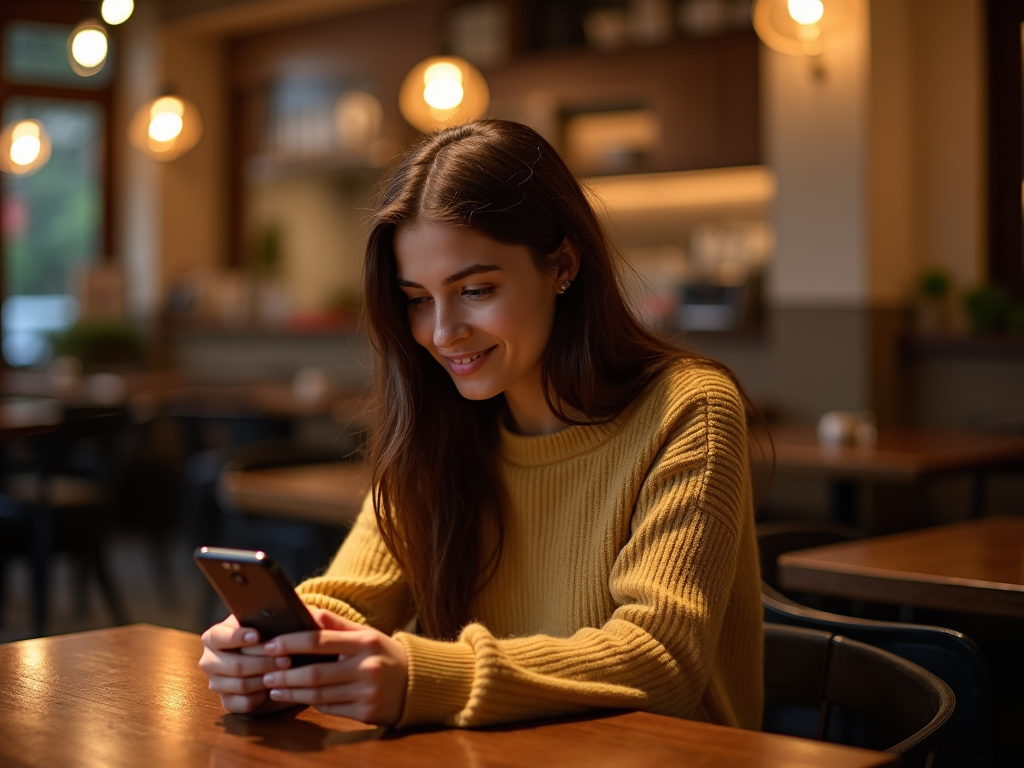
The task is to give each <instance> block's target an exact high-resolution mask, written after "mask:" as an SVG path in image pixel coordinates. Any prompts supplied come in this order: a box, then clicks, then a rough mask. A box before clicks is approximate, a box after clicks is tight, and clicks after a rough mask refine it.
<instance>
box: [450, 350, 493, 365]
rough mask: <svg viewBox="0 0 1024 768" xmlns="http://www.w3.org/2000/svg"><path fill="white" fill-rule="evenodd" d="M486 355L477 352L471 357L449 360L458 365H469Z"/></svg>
mask: <svg viewBox="0 0 1024 768" xmlns="http://www.w3.org/2000/svg"><path fill="white" fill-rule="evenodd" d="M484 354H485V352H475V353H473V354H472V355H470V356H469V357H449V358H448V359H449V360H451V361H452V362H453V363H455V364H456V365H469V364H470V363H472V362H473V361H474V360H479V359H480V358H481V357H483V356H484Z"/></svg>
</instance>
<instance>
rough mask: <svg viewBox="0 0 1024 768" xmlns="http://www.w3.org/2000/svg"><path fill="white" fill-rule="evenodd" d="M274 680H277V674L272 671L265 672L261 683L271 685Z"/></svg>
mask: <svg viewBox="0 0 1024 768" xmlns="http://www.w3.org/2000/svg"><path fill="white" fill-rule="evenodd" d="M276 682H277V675H275V674H274V673H273V672H267V674H265V675H264V676H263V684H264V685H273V684H274V683H276Z"/></svg>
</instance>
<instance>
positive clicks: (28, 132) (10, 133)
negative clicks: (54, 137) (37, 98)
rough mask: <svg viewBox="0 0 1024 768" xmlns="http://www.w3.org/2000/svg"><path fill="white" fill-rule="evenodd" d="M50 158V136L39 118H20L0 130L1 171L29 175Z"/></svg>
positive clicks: (15, 174) (16, 174)
mask: <svg viewBox="0 0 1024 768" xmlns="http://www.w3.org/2000/svg"><path fill="white" fill-rule="evenodd" d="M49 159H50V137H49V136H47V135H46V130H45V129H44V128H43V124H42V123H40V122H39V121H38V120H19V121H17V122H16V123H11V124H10V125H8V126H7V127H6V128H4V129H3V131H2V132H0V171H3V172H4V173H9V174H11V175H13V176H28V175H30V174H33V173H35V172H36V171H38V170H39V169H40V168H42V167H43V166H44V165H46V161H47V160H49Z"/></svg>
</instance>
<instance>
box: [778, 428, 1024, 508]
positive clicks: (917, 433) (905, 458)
mask: <svg viewBox="0 0 1024 768" xmlns="http://www.w3.org/2000/svg"><path fill="white" fill-rule="evenodd" d="M771 435H772V441H773V443H774V446H775V468H776V469H777V470H778V471H779V472H780V473H787V474H795V475H800V476H805V477H817V478H823V479H827V480H829V481H830V482H831V493H832V499H831V507H832V515H833V517H834V518H836V519H839V520H841V521H842V522H847V523H855V522H857V504H858V495H857V494H858V488H859V484H860V483H863V482H879V483H902V484H911V483H918V482H921V481H922V480H923V479H925V478H927V477H929V476H935V475H940V474H947V473H953V472H969V473H971V474H972V475H973V478H974V489H973V498H972V502H971V515H972V516H974V517H980V516H981V515H982V514H984V507H985V495H986V494H985V489H986V472H987V471H988V470H990V469H992V468H995V467H998V466H1001V465H1010V464H1014V463H1019V462H1024V437H1017V436H1013V435H993V434H986V433H981V432H940V431H932V430H921V429H911V428H903V429H890V428H882V429H880V430H879V432H878V440H877V442H876V443H875V445H873V446H870V447H868V446H853V445H851V446H835V445H822V444H820V443H819V442H818V438H817V435H816V434H815V430H814V429H813V428H811V427H785V426H783V427H772V428H771Z"/></svg>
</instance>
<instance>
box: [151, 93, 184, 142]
mask: <svg viewBox="0 0 1024 768" xmlns="http://www.w3.org/2000/svg"><path fill="white" fill-rule="evenodd" d="M149 114H150V118H149V138H151V139H152V140H153V141H163V142H167V141H173V140H174V139H176V138H178V136H180V135H181V131H182V129H183V128H184V127H185V121H184V120H183V119H182V116H183V115H184V114H185V105H184V104H182V103H181V99H178V98H175V97H174V96H164V97H163V98H160V99H157V100H156V101H155V102H153V106H152V107H150V110H149Z"/></svg>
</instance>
